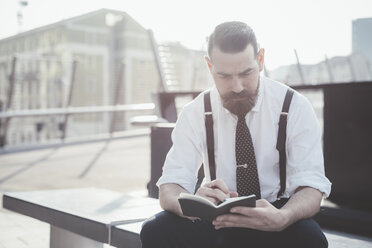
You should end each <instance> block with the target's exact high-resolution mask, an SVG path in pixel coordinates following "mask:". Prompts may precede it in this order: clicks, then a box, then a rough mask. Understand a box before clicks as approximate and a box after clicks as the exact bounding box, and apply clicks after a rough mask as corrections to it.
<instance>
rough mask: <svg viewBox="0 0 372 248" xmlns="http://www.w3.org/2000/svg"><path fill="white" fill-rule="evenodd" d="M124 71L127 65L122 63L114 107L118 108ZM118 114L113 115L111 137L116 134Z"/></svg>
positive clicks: (116, 86)
mask: <svg viewBox="0 0 372 248" xmlns="http://www.w3.org/2000/svg"><path fill="white" fill-rule="evenodd" d="M124 70H125V64H124V63H123V62H121V63H120V68H119V75H118V77H117V81H116V85H115V88H114V89H115V98H114V106H117V105H118V104H119V101H120V94H121V91H122V85H123V76H124ZM116 113H117V112H116V111H114V112H113V113H112V117H111V124H110V136H112V133H113V132H114V126H115V123H116V116H117V114H116Z"/></svg>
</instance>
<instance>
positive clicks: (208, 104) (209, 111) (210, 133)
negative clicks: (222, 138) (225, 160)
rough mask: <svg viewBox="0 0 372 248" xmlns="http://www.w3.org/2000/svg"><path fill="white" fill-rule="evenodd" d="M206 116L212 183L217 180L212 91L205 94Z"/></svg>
mask: <svg viewBox="0 0 372 248" xmlns="http://www.w3.org/2000/svg"><path fill="white" fill-rule="evenodd" d="M204 115H205V129H206V133H207V150H208V163H209V171H210V175H211V181H212V180H215V179H216V163H215V160H214V134H213V116H212V107H211V97H210V91H208V92H206V93H205V94H204Z"/></svg>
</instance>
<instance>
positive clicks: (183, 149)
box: [156, 105, 203, 193]
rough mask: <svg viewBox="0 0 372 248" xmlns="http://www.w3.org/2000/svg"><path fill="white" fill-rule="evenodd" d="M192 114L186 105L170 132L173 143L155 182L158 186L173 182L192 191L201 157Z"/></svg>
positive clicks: (200, 143)
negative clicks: (161, 171)
mask: <svg viewBox="0 0 372 248" xmlns="http://www.w3.org/2000/svg"><path fill="white" fill-rule="evenodd" d="M193 115H195V113H194V112H193V111H192V108H191V107H190V106H188V105H186V106H185V107H184V109H183V111H182V112H181V114H180V116H179V118H178V120H177V123H176V126H175V128H174V130H173V132H172V142H173V145H172V147H171V149H170V150H169V152H168V154H167V157H166V159H165V162H164V166H163V173H162V176H161V177H160V179H159V180H158V182H157V184H156V185H157V186H158V187H160V185H162V184H166V183H175V184H178V185H180V186H181V187H183V188H184V189H186V190H187V191H188V192H190V193H194V190H195V185H196V182H197V173H198V169H199V167H200V166H201V164H202V160H203V159H202V153H201V151H202V142H201V137H200V134H198V133H197V131H196V130H195V123H193V121H192V120H193V119H195V117H193Z"/></svg>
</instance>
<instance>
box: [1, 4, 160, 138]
mask: <svg viewBox="0 0 372 248" xmlns="http://www.w3.org/2000/svg"><path fill="white" fill-rule="evenodd" d="M14 57H16V63H15V73H14V75H15V85H14V94H13V99H12V103H11V105H10V106H6V103H7V101H8V97H9V88H10V83H9V75H10V74H11V73H12V62H13V59H14ZM73 61H76V67H75V71H74V69H73V65H74V63H73ZM122 64H124V73H123V77H122V80H121V81H122V85H121V87H120V88H119V89H120V92H118V96H119V98H118V103H119V104H130V103H145V102H151V94H150V92H152V91H156V90H157V88H158V83H159V77H158V72H157V71H156V66H155V63H154V54H153V50H152V48H151V44H150V39H149V36H148V32H147V30H146V29H145V28H144V27H142V26H141V25H140V24H138V23H137V22H136V21H135V20H134V19H133V18H131V17H130V16H129V15H128V14H126V13H125V12H121V11H114V10H106V9H102V10H98V11H95V12H91V13H88V14H85V15H82V16H78V17H74V18H70V19H67V20H63V21H60V22H57V23H54V24H51V25H47V26H43V27H40V28H37V29H34V30H30V31H27V32H24V33H20V34H18V35H15V36H12V37H9V38H5V39H3V40H0V102H1V103H0V106H1V108H2V109H3V110H4V109H10V110H26V109H47V108H61V107H65V106H67V98H68V92H69V87H70V86H71V82H72V78H74V85H73V90H72V97H71V103H70V106H99V105H111V104H114V102H113V101H114V99H115V95H116V92H117V90H118V89H117V85H118V84H117V82H118V75H119V71H120V67H121V66H122ZM73 72H75V73H73ZM129 115H130V114H125V113H120V114H118V116H117V122H116V123H115V126H114V130H123V129H126V128H128V126H129V124H128V122H129ZM110 120H111V115H110V114H91V115H80V116H72V117H71V118H70V121H69V126H68V131H67V136H79V135H90V134H95V133H104V132H107V131H108V130H109V127H110ZM61 121H62V118H61V117H58V116H57V117H43V118H32V119H30V118H18V119H12V120H11V122H10V125H9V129H8V132H7V140H8V144H24V143H33V142H35V141H36V142H38V141H40V140H43V139H53V138H58V137H59V136H60V131H61V130H60V128H59V127H60V126H61V125H60V124H61ZM20 127H21V128H20Z"/></svg>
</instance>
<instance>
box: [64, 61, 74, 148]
mask: <svg viewBox="0 0 372 248" xmlns="http://www.w3.org/2000/svg"><path fill="white" fill-rule="evenodd" d="M76 66H77V60H76V59H74V60H73V62H72V73H71V81H70V89H69V91H68V95H67V101H66V103H65V108H68V107H70V106H71V101H72V95H73V91H74V84H75V74H76ZM69 115H70V114H69V113H66V114H65V118H64V121H63V126H62V137H61V139H62V141H63V140H64V139H65V138H66V133H67V123H68V118H69Z"/></svg>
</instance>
